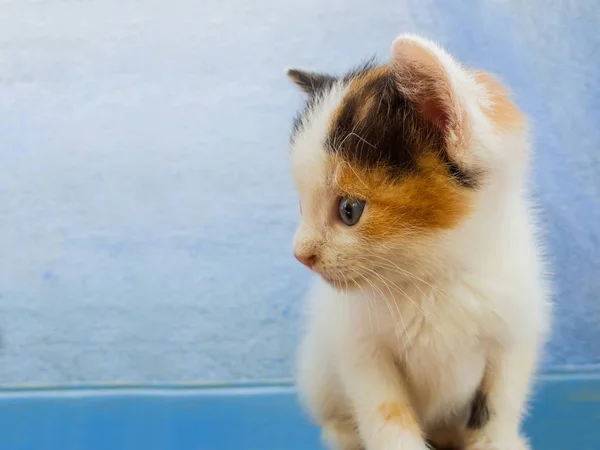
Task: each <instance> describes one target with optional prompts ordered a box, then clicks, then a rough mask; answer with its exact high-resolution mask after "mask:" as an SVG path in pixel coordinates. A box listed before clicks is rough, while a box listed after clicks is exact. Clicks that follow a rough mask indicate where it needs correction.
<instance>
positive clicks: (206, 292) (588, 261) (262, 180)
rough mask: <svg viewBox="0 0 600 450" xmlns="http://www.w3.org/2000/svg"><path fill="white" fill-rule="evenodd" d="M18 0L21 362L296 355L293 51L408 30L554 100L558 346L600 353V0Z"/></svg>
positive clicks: (1, 226) (536, 131)
mask: <svg viewBox="0 0 600 450" xmlns="http://www.w3.org/2000/svg"><path fill="white" fill-rule="evenodd" d="M0 4H1V6H0V10H1V13H0V255H2V257H1V258H0V329H1V330H2V347H1V348H0V383H11V384H19V383H25V382H27V383H42V382H95V381H116V380H119V381H132V382H133V381H150V382H152V381H167V380H168V381H190V380H214V379H225V380H232V379H249V378H262V377H283V376H289V375H290V374H291V372H292V367H293V355H294V349H295V346H296V342H297V338H298V335H299V320H298V316H299V312H300V308H301V296H302V294H303V292H304V290H305V287H306V284H307V276H308V275H307V274H306V272H305V271H304V270H302V268H301V267H299V264H296V263H295V262H294V261H293V259H292V258H291V238H292V234H293V231H294V227H295V222H296V219H297V217H296V215H297V212H296V210H297V200H296V197H295V194H294V191H293V187H292V185H291V181H290V177H289V168H288V162H287V134H288V130H289V128H290V125H291V119H292V117H293V115H294V112H295V110H296V108H297V107H299V106H300V102H301V95H300V94H299V93H298V91H297V89H296V88H295V87H293V86H292V85H291V84H290V83H289V82H288V81H287V80H286V79H285V77H284V75H283V69H284V68H285V67H289V66H300V67H303V68H312V69H323V70H331V71H334V72H335V71H341V70H344V69H346V68H348V67H350V66H352V65H354V64H355V63H356V62H358V61H359V60H360V59H362V58H364V57H368V56H370V55H371V54H373V53H378V54H379V55H380V56H381V57H382V58H385V57H386V56H387V53H388V49H389V46H390V43H391V41H392V40H393V38H394V37H395V36H396V35H397V34H399V33H400V32H406V31H413V32H419V33H423V34H425V35H426V36H429V37H432V38H434V39H436V40H438V41H439V42H440V43H442V44H444V45H445V46H446V47H447V48H448V49H449V50H450V52H452V53H453V54H455V55H456V56H457V57H458V58H459V59H461V60H463V61H465V62H466V63H468V64H470V65H472V66H475V67H478V68H482V69H486V70H489V71H492V72H496V73H498V74H499V75H500V76H501V77H502V78H503V79H504V80H505V81H506V82H507V83H508V85H509V86H510V87H511V88H512V90H513V91H514V93H515V94H516V98H517V100H518V103H519V104H520V106H521V107H522V108H523V109H524V110H525V111H526V112H527V113H528V114H529V115H530V116H531V118H532V122H533V126H534V128H533V137H534V140H535V147H536V151H537V155H536V160H535V170H534V173H533V180H532V181H533V182H534V184H535V186H536V193H537V198H538V199H539V203H540V209H541V217H542V219H543V227H544V229H545V231H546V241H547V243H548V250H549V254H550V257H551V260H552V263H553V267H554V270H555V274H556V276H555V279H556V286H555V298H556V321H555V330H554V339H553V341H552V343H551V344H550V345H549V347H548V355H547V362H548V364H550V363H555V364H565V363H568V364H589V363H598V362H600V346H599V345H598V344H599V343H600V277H599V276H598V275H599V274H600V251H599V248H600V129H599V126H598V125H599V124H600V50H599V49H600V6H599V5H598V3H597V2H596V1H594V0H582V1H579V2H571V1H567V0H563V1H557V2H543V1H541V0H535V1H529V2H524V1H501V0H496V1H483V0H481V1H464V2H454V1H447V2H442V1H440V2H433V1H431V0H404V1H398V0H386V1H371V2H364V1H359V0H344V1H331V2H321V1H318V0H303V1H300V2H283V3H282V2H276V1H274V0H248V1H241V0H236V1H234V0H230V1H227V2H222V1H220V0H203V1H195V0H178V1H172V2H165V1H161V0H148V1H144V2H140V1H137V0H125V1H120V0H89V1H85V2H64V1H60V0H47V1H33V0H13V1H10V0H3V1H0Z"/></svg>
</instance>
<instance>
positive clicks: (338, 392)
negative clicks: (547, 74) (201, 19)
mask: <svg viewBox="0 0 600 450" xmlns="http://www.w3.org/2000/svg"><path fill="white" fill-rule="evenodd" d="M288 76H289V77H290V78H291V79H292V80H293V81H294V82H295V83H296V84H297V85H298V86H300V88H302V90H304V91H305V92H306V94H307V95H308V102H307V104H306V107H305V109H304V110H303V112H302V113H301V114H300V115H299V117H298V118H297V120H296V122H295V125H294V130H293V132H292V137H291V161H292V172H293V178H294V181H295V184H296V186H297V190H298V192H299V196H300V211H301V219H300V225H299V227H298V230H297V233H296V235H295V238H294V253H295V256H296V258H297V259H298V260H299V261H301V262H302V263H303V264H304V265H306V266H307V267H309V268H310V269H311V270H312V271H314V272H315V273H317V274H319V275H320V277H318V278H317V280H316V283H315V285H314V286H313V289H312V292H311V294H310V296H309V300H310V312H311V314H310V320H309V323H308V331H307V333H306V336H305V337H304V341H303V343H302V346H301V350H300V357H299V368H298V387H299V390H300V392H301V395H302V399H303V401H304V402H305V404H306V406H307V408H308V409H309V410H310V412H311V413H312V415H313V417H314V419H315V420H316V421H317V422H318V423H319V424H320V426H321V427H322V434H323V437H324V440H325V442H326V444H327V445H328V447H329V448H331V449H337V450H359V449H367V450H424V449H426V448H428V445H431V446H435V448H439V449H450V448H452V449H467V450H492V449H496V450H524V449H528V448H529V447H528V443H527V440H526V439H525V438H524V437H523V436H522V435H521V432H520V425H521V420H522V416H523V414H524V410H525V405H526V401H527V397H528V393H529V390H530V384H531V381H532V376H533V375H534V372H535V369H536V364H537V362H538V359H539V355H540V352H541V347H542V345H543V342H544V340H545V336H546V334H547V330H548V328H549V319H550V306H549V305H550V303H549V300H548V299H549V295H548V291H547V289H546V283H545V281H544V273H543V272H544V264H543V261H542V258H541V256H540V250H539V248H538V244H537V242H536V238H535V226H534V223H533V217H532V212H531V208H530V206H529V203H528V199H527V190H526V188H525V172H526V168H527V162H528V157H529V152H530V148H529V143H528V139H527V125H526V122H525V119H524V117H523V115H522V114H521V113H520V112H519V110H518V109H517V108H516V106H515V105H514V104H513V103H512V101H511V100H510V98H509V96H508V94H507V92H506V91H505V89H504V88H503V87H502V86H501V85H500V84H499V83H498V81H496V80H495V78H494V77H492V76H491V75H488V74H487V73H484V72H481V71H474V70H471V69H468V68H465V67H463V66H461V65H460V64H459V63H457V62H456V61H455V60H454V59H453V58H452V57H451V56H449V55H448V54H447V53H446V52H445V51H444V50H442V49H441V48H439V47H438V46H436V45H435V44H434V43H432V42H429V41H427V40H425V39H423V38H420V37H416V36H412V35H405V36H400V37H399V38H397V39H396V40H395V41H394V43H393V45H392V50H391V58H390V60H389V62H388V63H387V64H385V65H375V64H372V63H369V64H366V65H364V66H363V67H360V68H358V69H356V70H354V71H352V72H351V73H349V74H347V75H346V76H344V77H334V76H330V75H323V74H317V73H310V72H305V71H300V70H289V71H288Z"/></svg>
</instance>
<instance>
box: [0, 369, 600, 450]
mask: <svg viewBox="0 0 600 450" xmlns="http://www.w3.org/2000/svg"><path fill="white" fill-rule="evenodd" d="M599 425H600V372H597V371H596V372H588V373H578V374H573V373H566V374H565V373H554V374H548V375H545V376H544V377H543V378H542V379H541V380H540V382H539V383H538V389H537V395H536V398H535V401H534V402H533V409H532V411H531V415H530V418H529V420H528V422H527V426H526V428H527V432H528V434H529V435H530V436H531V438H532V444H533V448H534V449H535V450H570V449H573V450H575V449H577V450H598V449H600V427H599ZM318 448H320V446H319V438H318V430H317V429H316V427H314V426H312V425H311V424H309V423H308V421H307V420H306V418H305V416H304V414H303V413H302V412H301V411H300V409H299V407H298V405H297V403H296V397H295V393H294V390H293V388H292V387H291V386H289V385H285V384H281V385H278V386H266V385H264V386H260V385H255V386H245V387H231V386H222V387H187V388H186V387H165V388H157V387H154V388H146V389H143V388H103V389H101V388H96V389H91V388H89V389H83V388H71V389H65V390H49V389H46V390H44V389H39V390H12V391H4V392H2V393H1V394H0V449H2V450H138V449H140V450H141V449H143V450H317V449H318Z"/></svg>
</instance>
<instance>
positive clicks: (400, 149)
mask: <svg viewBox="0 0 600 450" xmlns="http://www.w3.org/2000/svg"><path fill="white" fill-rule="evenodd" d="M288 74H289V76H290V78H292V80H294V81H295V82H296V84H298V85H299V86H300V87H301V88H302V89H303V90H304V91H305V92H307V93H308V94H309V97H308V100H307V102H306V105H305V107H304V109H303V110H302V111H301V112H300V113H299V114H298V115H297V116H296V118H295V120H294V126H293V131H292V135H291V139H292V140H293V138H294V136H295V135H296V134H297V133H298V132H299V130H300V128H301V126H302V123H303V120H304V118H305V117H306V115H307V113H308V112H309V111H310V110H311V109H312V108H313V107H314V105H315V103H316V102H317V101H318V99H319V98H320V97H321V96H322V95H323V94H324V93H325V92H326V91H328V90H330V89H331V88H332V87H333V86H334V84H335V83H338V82H340V83H344V84H346V85H347V86H349V87H350V88H349V92H348V93H347V95H346V96H345V98H344V100H343V103H342V105H340V109H339V110H338V111H337V112H336V116H335V117H334V122H333V124H332V130H331V133H330V135H329V136H328V139H327V142H326V146H327V149H328V150H329V151H331V152H335V153H337V154H340V155H341V156H342V157H343V158H344V159H346V160H348V161H351V162H353V163H356V164H359V165H362V166H364V167H367V168H376V167H377V168H379V167H385V168H387V169H389V170H390V172H391V174H392V175H393V176H401V175H402V174H405V173H407V172H415V171H417V170H418V164H417V162H418V159H419V157H420V155H421V153H422V152H435V153H437V154H438V155H439V156H440V158H441V159H442V161H443V162H444V163H445V165H446V167H447V169H448V174H449V175H450V176H451V177H452V178H453V179H454V180H456V182H457V183H458V184H460V185H461V186H464V187H469V188H474V187H476V186H477V181H478V178H479V177H478V175H479V174H476V173H468V172H467V171H465V170H463V169H461V168H460V167H459V166H458V165H457V164H456V163H455V162H454V161H452V160H451V159H450V158H449V157H448V154H447V152H446V151H445V148H444V147H445V144H444V141H445V139H444V136H443V133H442V131H441V130H440V129H439V128H437V127H436V126H435V125H433V124H432V123H430V122H428V121H427V120H425V119H424V118H423V117H422V115H421V114H420V113H419V112H418V111H417V106H416V105H415V104H414V102H412V101H411V100H409V99H408V98H407V97H406V96H405V95H404V94H403V93H402V92H401V90H400V89H398V80H397V79H396V77H395V75H394V73H393V72H392V70H391V69H390V68H389V67H388V66H378V65H376V64H375V61H374V59H371V60H368V61H367V62H365V63H363V64H362V65H359V66H357V67H356V68H354V69H352V70H351V71H349V72H348V73H347V74H345V75H344V76H342V77H336V76H332V75H324V74H315V73H310V72H302V71H297V70H293V71H289V72H288ZM355 80H356V81H357V83H360V88H358V89H352V83H353V81H355Z"/></svg>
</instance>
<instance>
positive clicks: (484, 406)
mask: <svg viewBox="0 0 600 450" xmlns="http://www.w3.org/2000/svg"><path fill="white" fill-rule="evenodd" d="M489 419H490V411H489V407H488V400H487V395H486V394H485V393H483V392H482V391H480V390H477V392H476V393H475V397H474V398H473V400H472V401H471V414H470V416H469V421H468V422H467V427H468V428H471V429H474V430H477V429H479V428H483V427H484V426H485V425H486V424H487V423H488V421H489Z"/></svg>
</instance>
